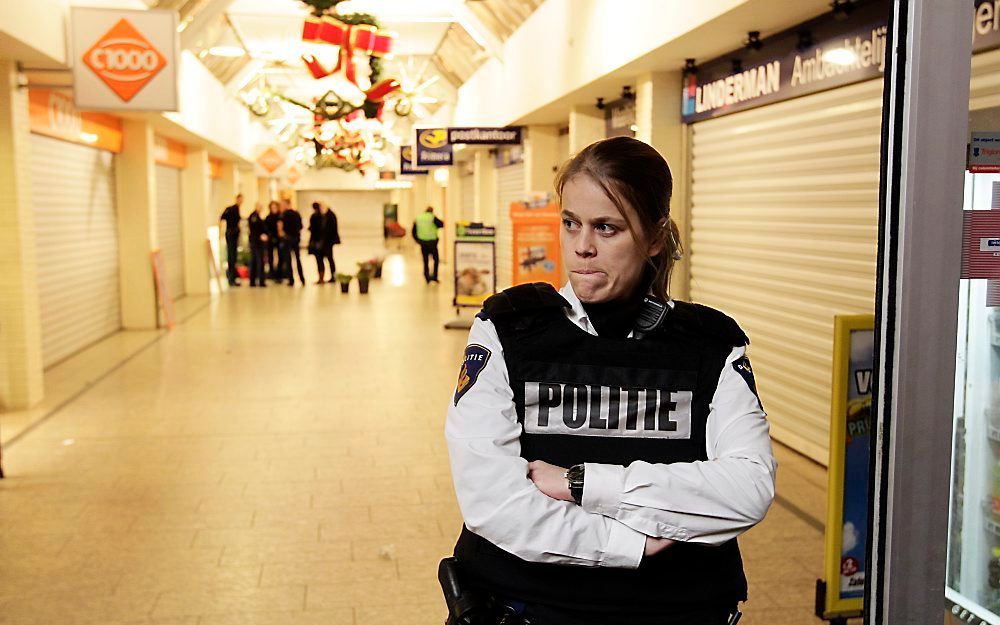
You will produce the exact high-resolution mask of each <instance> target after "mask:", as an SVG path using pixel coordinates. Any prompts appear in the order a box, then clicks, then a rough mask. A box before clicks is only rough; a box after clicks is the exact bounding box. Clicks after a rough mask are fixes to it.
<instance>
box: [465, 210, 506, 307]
mask: <svg viewBox="0 0 1000 625" xmlns="http://www.w3.org/2000/svg"><path fill="white" fill-rule="evenodd" d="M496 290H497V272H496V228H494V227H493V226H484V225H482V224H469V223H466V222H459V223H458V224H457V225H456V237H455V305H456V306H472V307H475V308H480V307H482V305H483V302H485V301H486V298H488V297H489V296H491V295H493V294H494V293H496Z"/></svg>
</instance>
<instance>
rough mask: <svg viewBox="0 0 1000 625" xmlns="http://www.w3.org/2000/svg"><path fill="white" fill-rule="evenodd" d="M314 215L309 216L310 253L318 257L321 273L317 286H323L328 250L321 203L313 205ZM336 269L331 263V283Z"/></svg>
mask: <svg viewBox="0 0 1000 625" xmlns="http://www.w3.org/2000/svg"><path fill="white" fill-rule="evenodd" d="M312 209H313V212H312V215H310V216H309V253H310V254H312V255H313V256H315V257H316V269H317V271H318V272H319V280H317V281H316V284H323V282H325V280H324V279H323V278H324V277H325V276H326V266H325V264H324V263H323V259H324V258H325V256H324V254H323V252H324V250H326V241H325V240H324V232H323V231H324V216H323V210H322V205H321V204H320V203H319V202H313V203H312ZM333 274H334V267H333V263H332V262H331V263H330V282H333Z"/></svg>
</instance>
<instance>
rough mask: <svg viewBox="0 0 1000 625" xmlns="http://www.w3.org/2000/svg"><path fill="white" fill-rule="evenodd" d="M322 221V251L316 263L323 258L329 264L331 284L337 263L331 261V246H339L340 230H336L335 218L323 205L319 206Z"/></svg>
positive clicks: (320, 261)
mask: <svg viewBox="0 0 1000 625" xmlns="http://www.w3.org/2000/svg"><path fill="white" fill-rule="evenodd" d="M321 210H322V211H323V212H322V219H323V250H322V257H317V258H316V262H317V263H322V262H323V260H322V259H323V258H325V259H326V260H327V262H329V263H330V282H333V279H334V278H333V276H334V273H335V272H336V271H337V263H335V262H334V261H333V246H334V245H339V244H340V230H339V229H338V228H337V216H336V215H335V214H334V213H333V211H332V210H330V208H329V207H327V206H326V205H325V204H324V205H322V206H321ZM322 275H323V273H322V270H321V271H320V276H322Z"/></svg>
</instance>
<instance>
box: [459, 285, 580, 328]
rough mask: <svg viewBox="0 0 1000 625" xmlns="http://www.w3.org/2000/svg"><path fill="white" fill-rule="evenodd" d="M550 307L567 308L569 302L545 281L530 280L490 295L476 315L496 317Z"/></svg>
mask: <svg viewBox="0 0 1000 625" xmlns="http://www.w3.org/2000/svg"><path fill="white" fill-rule="evenodd" d="M551 308H569V302H567V301H566V300H565V298H563V296H562V295H559V292H558V291H556V290H555V289H554V288H553V287H552V285H551V284H548V283H547V282H532V283H531V284H521V285H518V286H514V287H511V288H509V289H505V290H503V291H501V292H499V293H497V294H496V295H494V296H492V297H490V298H489V299H487V300H486V302H485V303H484V304H483V310H482V312H480V313H479V314H478V315H476V316H477V317H479V318H480V319H496V318H499V317H503V316H507V315H520V314H524V313H531V312H538V311H541V310H545V309H551Z"/></svg>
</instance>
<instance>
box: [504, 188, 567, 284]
mask: <svg viewBox="0 0 1000 625" xmlns="http://www.w3.org/2000/svg"><path fill="white" fill-rule="evenodd" d="M510 220H511V226H512V227H513V233H514V248H513V254H514V257H513V268H514V271H513V285H514V286H517V285H518V284H526V283H529V282H548V283H549V284H551V285H552V286H554V287H555V288H557V289H558V288H560V287H561V286H562V285H561V284H560V281H561V270H562V257H561V256H560V252H559V228H560V227H561V224H562V220H561V219H560V218H559V206H558V205H557V204H556V203H555V202H554V201H553V200H552V199H551V198H549V197H546V198H545V199H543V200H539V201H537V202H528V203H525V202H512V203H511V205H510Z"/></svg>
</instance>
